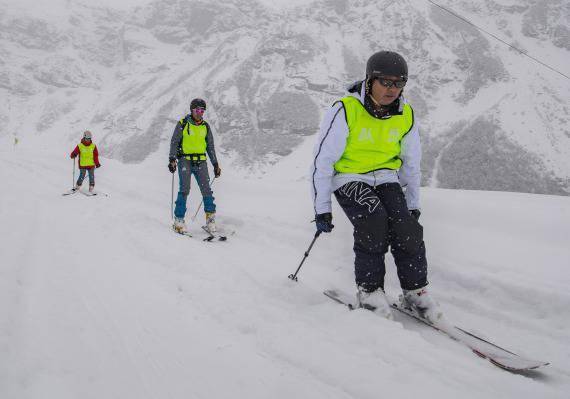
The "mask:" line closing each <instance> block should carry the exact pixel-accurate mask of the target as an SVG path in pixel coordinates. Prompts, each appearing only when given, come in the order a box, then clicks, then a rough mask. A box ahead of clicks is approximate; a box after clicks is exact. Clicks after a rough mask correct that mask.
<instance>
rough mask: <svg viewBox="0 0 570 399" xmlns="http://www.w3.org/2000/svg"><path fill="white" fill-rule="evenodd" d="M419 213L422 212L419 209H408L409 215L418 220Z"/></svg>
mask: <svg viewBox="0 0 570 399" xmlns="http://www.w3.org/2000/svg"><path fill="white" fill-rule="evenodd" d="M421 214H422V213H421V212H420V210H419V209H412V210H411V211H410V215H412V216H413V217H414V218H415V219H416V220H420V215H421Z"/></svg>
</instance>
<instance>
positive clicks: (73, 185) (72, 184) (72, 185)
mask: <svg viewBox="0 0 570 399" xmlns="http://www.w3.org/2000/svg"><path fill="white" fill-rule="evenodd" d="M71 160H72V161H73V183H71V188H72V189H73V188H75V158H71Z"/></svg>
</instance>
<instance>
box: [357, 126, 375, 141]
mask: <svg viewBox="0 0 570 399" xmlns="http://www.w3.org/2000/svg"><path fill="white" fill-rule="evenodd" d="M358 141H369V142H371V143H374V138H373V137H372V130H371V129H370V128H369V127H363V128H362V130H360V134H359V135H358Z"/></svg>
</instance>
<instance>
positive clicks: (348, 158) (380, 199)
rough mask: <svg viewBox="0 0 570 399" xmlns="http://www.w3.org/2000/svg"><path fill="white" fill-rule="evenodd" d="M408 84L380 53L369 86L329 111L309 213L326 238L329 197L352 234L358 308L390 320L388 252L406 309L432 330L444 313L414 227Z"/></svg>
mask: <svg viewBox="0 0 570 399" xmlns="http://www.w3.org/2000/svg"><path fill="white" fill-rule="evenodd" d="M407 80H408V66H407V64H406V61H405V60H404V58H403V57H402V56H401V55H399V54H397V53H395V52H391V51H380V52H377V53H375V54H373V55H372V56H371V57H370V58H369V60H368V62H367V65H366V79H365V80H363V81H359V82H356V83H354V84H353V85H352V86H351V87H350V88H349V89H348V92H349V94H348V95H347V96H346V97H343V98H341V99H340V100H338V101H336V102H335V103H334V104H333V105H332V107H331V108H330V109H329V110H328V112H327V113H326V115H325V116H324V119H323V121H322V124H321V128H320V133H319V135H318V138H317V142H316V145H315V149H314V158H313V169H312V179H311V184H312V192H313V201H314V210H315V215H316V224H317V230H318V231H319V232H325V233H329V232H331V231H332V229H333V227H334V226H333V224H332V213H331V210H332V208H331V194H332V193H333V192H334V195H335V197H336V199H337V201H338V203H339V204H340V206H341V207H342V209H343V211H344V212H345V214H346V215H347V217H348V219H349V220H350V222H351V223H352V225H353V227H354V253H355V261H354V266H355V279H356V284H357V301H358V304H359V305H360V306H365V307H373V308H375V309H376V310H375V311H376V312H377V313H379V314H381V315H383V316H385V317H387V318H392V313H391V308H390V305H389V304H388V301H387V299H386V296H385V293H384V275H385V272H386V269H385V263H384V256H385V254H386V252H387V251H388V247H390V249H391V252H392V255H393V256H394V260H395V263H396V267H397V271H398V278H399V280H400V285H401V287H402V289H403V293H404V295H403V300H404V303H405V304H406V305H407V306H409V307H412V308H414V309H415V310H416V311H417V312H418V313H419V314H420V315H421V316H422V317H425V318H426V319H427V320H429V321H430V322H437V321H438V320H440V319H441V318H442V313H441V311H440V309H439V306H438V305H437V304H436V303H435V301H434V300H433V299H432V298H431V297H430V295H429V293H428V290H427V285H428V280H427V260H426V250H425V245H424V241H423V228H422V226H421V225H420V224H419V222H418V219H419V217H420V202H419V188H420V179H421V171H420V160H421V145H420V135H419V128H418V123H417V121H416V120H415V118H414V113H413V110H412V107H411V106H410V104H408V103H407V101H406V100H405V99H404V97H403V96H402V91H403V88H404V86H405V85H406V82H407ZM402 188H405V189H406V192H405V194H404V192H403V190H402Z"/></svg>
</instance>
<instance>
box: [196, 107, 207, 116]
mask: <svg viewBox="0 0 570 399" xmlns="http://www.w3.org/2000/svg"><path fill="white" fill-rule="evenodd" d="M194 112H196V113H197V114H198V115H204V112H206V110H205V109H204V108H194Z"/></svg>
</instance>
